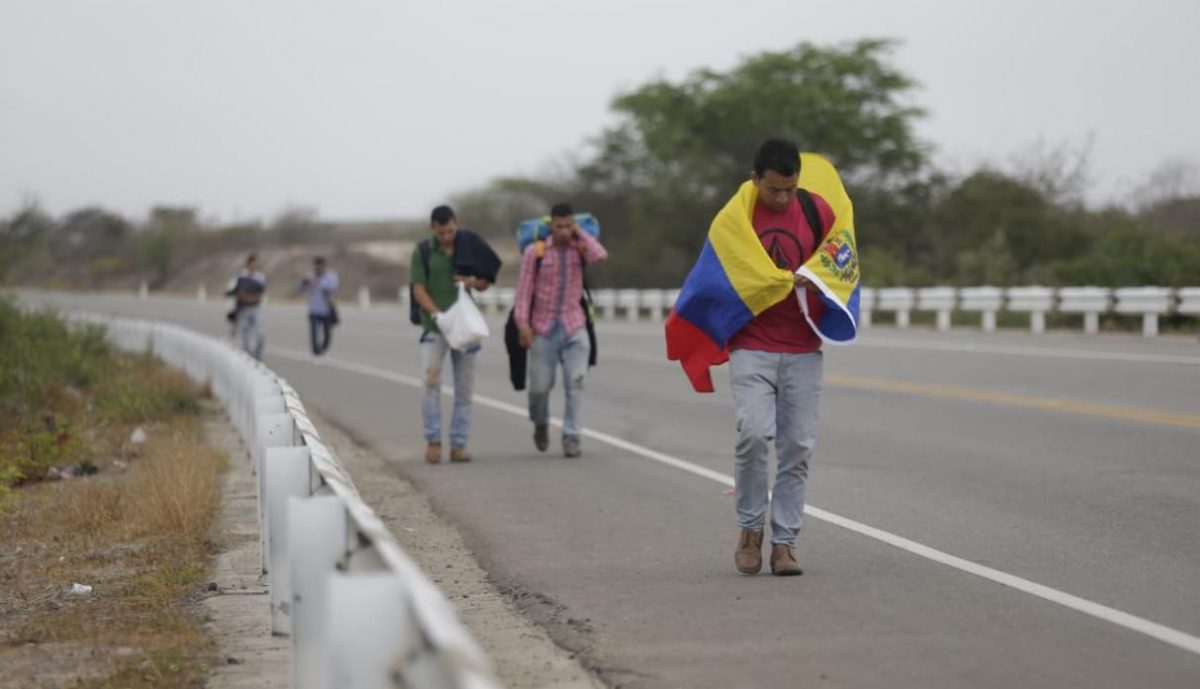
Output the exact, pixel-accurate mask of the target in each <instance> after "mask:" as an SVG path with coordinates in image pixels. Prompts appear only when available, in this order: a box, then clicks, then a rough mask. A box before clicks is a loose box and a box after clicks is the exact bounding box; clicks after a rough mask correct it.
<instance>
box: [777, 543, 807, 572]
mask: <svg viewBox="0 0 1200 689" xmlns="http://www.w3.org/2000/svg"><path fill="white" fill-rule="evenodd" d="M771 574H774V575H775V576H777V577H794V576H797V575H800V574H804V571H803V570H801V569H800V563H799V562H796V549H795V548H793V547H792V546H790V545H784V544H783V543H773V544H772V545H771Z"/></svg>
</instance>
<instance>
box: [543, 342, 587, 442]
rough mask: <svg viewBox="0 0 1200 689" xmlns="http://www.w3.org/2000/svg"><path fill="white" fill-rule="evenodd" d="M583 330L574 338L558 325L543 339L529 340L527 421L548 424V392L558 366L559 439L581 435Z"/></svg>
mask: <svg viewBox="0 0 1200 689" xmlns="http://www.w3.org/2000/svg"><path fill="white" fill-rule="evenodd" d="M590 352H591V345H590V344H589V343H588V334H587V330H586V329H584V328H580V329H579V330H577V331H575V334H574V335H567V331H566V330H564V329H563V327H562V323H555V324H554V328H553V329H552V330H551V331H550V332H549V334H547V335H537V336H535V337H534V338H533V349H532V350H530V352H529V419H530V420H531V421H533V423H534V424H536V425H539V426H542V425H545V424H548V423H550V390H552V389H553V388H554V376H555V372H556V371H557V369H558V367H559V366H560V365H561V366H562V370H563V396H564V397H566V408H565V409H564V411H563V437H575V438H578V437H579V434H580V433H582V432H583V425H582V422H581V421H580V418H579V417H580V416H581V413H582V411H583V383H584V380H586V379H587V372H588V354H589V353H590Z"/></svg>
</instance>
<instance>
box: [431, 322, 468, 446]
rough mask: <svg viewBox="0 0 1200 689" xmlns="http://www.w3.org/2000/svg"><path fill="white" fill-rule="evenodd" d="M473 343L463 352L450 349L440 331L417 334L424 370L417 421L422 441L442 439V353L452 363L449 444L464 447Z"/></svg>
mask: <svg viewBox="0 0 1200 689" xmlns="http://www.w3.org/2000/svg"><path fill="white" fill-rule="evenodd" d="M479 350H480V347H479V345H476V346H474V347H472V348H470V349H468V350H467V351H465V352H460V351H458V350H457V349H451V348H450V345H449V344H447V342H446V338H444V337H442V335H441V333H436V332H433V331H432V330H430V331H427V332H426V333H424V334H423V335H421V370H423V371H424V372H425V398H424V400H423V402H422V404H421V421H422V423H423V424H424V426H425V442H429V443H440V442H442V366H443V365H444V364H445V362H446V353H447V352H449V353H450V362H451V364H453V366H454V415H453V416H452V417H451V419H450V447H466V446H467V437H468V436H469V435H470V433H471V396H472V395H473V394H474V392H473V391H474V389H475V355H476V354H477V353H478V352H479Z"/></svg>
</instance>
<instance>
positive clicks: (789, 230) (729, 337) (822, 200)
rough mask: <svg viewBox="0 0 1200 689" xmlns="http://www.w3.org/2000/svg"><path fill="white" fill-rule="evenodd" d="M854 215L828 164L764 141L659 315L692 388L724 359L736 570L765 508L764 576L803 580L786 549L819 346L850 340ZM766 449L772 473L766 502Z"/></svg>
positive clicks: (790, 546)
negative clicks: (668, 307) (733, 424)
mask: <svg viewBox="0 0 1200 689" xmlns="http://www.w3.org/2000/svg"><path fill="white" fill-rule="evenodd" d="M853 220H854V213H853V209H852V206H851V203H850V198H849V197H848V196H847V195H846V190H845V188H844V187H843V186H842V182H841V179H840V178H839V177H838V174H837V171H836V170H835V169H834V167H833V165H831V164H830V163H829V161H827V160H826V159H824V158H822V157H821V156H818V155H814V154H810V153H804V154H801V153H800V152H799V149H798V148H797V147H796V145H795V144H794V143H792V142H790V141H785V140H782V139H771V140H769V141H766V142H765V143H763V144H762V146H760V147H759V149H758V153H757V154H756V155H755V157H754V172H753V173H752V174H751V176H750V180H749V181H747V182H745V183H744V184H743V185H742V186H741V188H740V189H738V192H737V193H736V194H734V196H733V198H731V199H730V200H729V203H727V204H726V205H725V207H724V208H723V209H721V211H720V212H719V213H718V214H717V216H716V218H714V219H713V222H712V226H711V227H710V229H709V232H708V239H707V241H706V242H705V244H704V249H703V250H702V251H701V253H700V258H699V260H698V261H697V262H696V265H695V266H694V267H693V268H692V270H691V272H690V273H689V274H688V277H687V280H686V281H685V282H684V285H683V289H682V290H681V291H680V294H679V298H678V299H677V300H676V302H675V307H674V309H672V311H671V315H670V317H668V319H667V324H666V337H667V357H668V358H669V359H671V360H673V361H679V362H680V363H681V364H682V365H683V369H684V372H685V373H686V374H687V376H688V379H689V380H690V381H691V383H692V386H693V387H694V388H695V389H696V390H697V391H698V392H712V390H713V385H712V377H711V374H710V372H709V367H711V366H715V365H718V364H721V363H724V362H726V361H729V362H730V381H731V382H730V385H731V388H732V389H733V397H734V402H735V404H736V407H737V428H738V441H737V446H736V451H735V454H736V462H735V464H736V468H735V472H734V479H735V495H736V501H737V516H738V526H739V527H741V534H740V536H739V539H738V545H737V550H736V551H735V554H734V563H735V565H736V567H737V569H738V571H740V572H742V573H744V574H756V573H757V572H758V571H759V570H760V569H761V568H762V545H763V532H764V528H765V524H766V516H767V505H768V502H770V503H771V504H770V507H771V544H772V546H771V561H770V564H771V571H772V572H773V573H774V574H777V575H796V574H800V573H801V569H800V566H799V564H798V563H797V561H796V555H795V543H796V536H797V534H798V533H799V531H800V526H801V523H802V521H803V518H804V495H805V487H806V484H807V481H808V462H809V459H810V457H811V455H812V450H813V446H814V445H815V443H816V430H817V407H818V403H819V401H820V395H821V380H822V354H821V345H822V343H823V342H834V343H848V342H851V341H853V340H854V338H855V335H856V331H857V324H858V282H859V264H858V245H857V243H856V241H855V237H854V224H853ZM772 442H774V444H775V450H776V455H777V463H778V470H777V473H776V477H775V487H774V492H773V498H771V499H770V500H769V499H768V495H770V493H768V486H767V469H768V467H769V464H770V462H769V460H770V445H771V443H772Z"/></svg>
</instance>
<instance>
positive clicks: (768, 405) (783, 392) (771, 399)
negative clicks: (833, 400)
mask: <svg viewBox="0 0 1200 689" xmlns="http://www.w3.org/2000/svg"><path fill="white" fill-rule="evenodd" d="M822 368H823V364H822V354H821V353H820V352H813V353H811V354H774V353H771V352H756V351H751V350H746V349H739V350H736V351H734V352H733V353H732V354H731V355H730V357H729V370H730V379H731V387H732V388H733V399H734V402H735V404H736V406H737V430H738V441H737V450H736V457H737V462H736V470H735V471H734V482H735V488H736V490H735V492H736V495H737V516H738V526H740V527H742V528H744V529H754V530H760V529H762V528H763V524H764V523H765V521H766V516H767V502H768V489H767V472H768V470H769V468H770V455H771V442H772V441H774V443H775V455H776V461H777V464H778V468H777V470H776V473H775V490H774V491H773V492H772V493H771V494H770V495H771V499H770V502H771V542H772V543H782V544H786V545H794V544H795V542H796V534H797V533H799V531H800V526H801V523H802V522H803V521H804V492H805V487H806V484H807V483H808V460H809V457H811V456H812V452H813V447H814V446H815V445H816V442H817V407H818V406H819V404H820V400H821V377H822Z"/></svg>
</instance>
